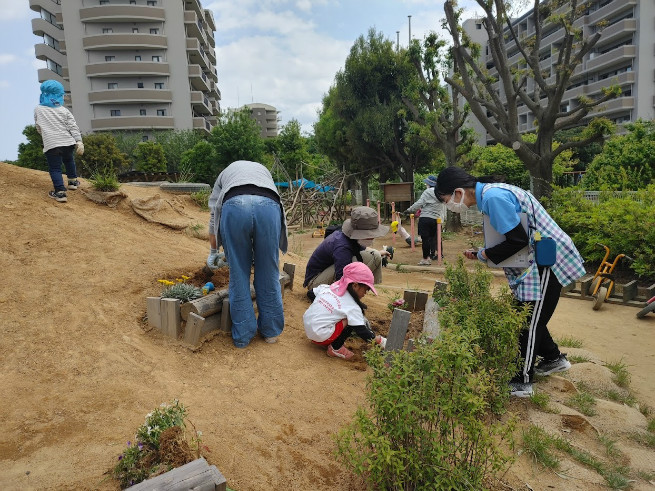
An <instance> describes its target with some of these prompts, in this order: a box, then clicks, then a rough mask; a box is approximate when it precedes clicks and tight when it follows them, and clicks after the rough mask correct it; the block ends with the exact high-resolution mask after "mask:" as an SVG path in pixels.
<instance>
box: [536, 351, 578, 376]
mask: <svg viewBox="0 0 655 491" xmlns="http://www.w3.org/2000/svg"><path fill="white" fill-rule="evenodd" d="M569 368H571V362H570V361H569V360H567V359H566V353H560V355H559V356H558V357H557V358H555V359H554V360H541V361H540V362H539V363H538V364H537V366H536V367H534V373H536V374H537V375H541V376H542V377H544V376H546V375H550V374H551V373H557V372H565V371H566V370H568V369H569Z"/></svg>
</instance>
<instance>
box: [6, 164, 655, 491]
mask: <svg viewBox="0 0 655 491" xmlns="http://www.w3.org/2000/svg"><path fill="white" fill-rule="evenodd" d="M0 185H1V186H2V188H3V189H5V190H7V196H6V197H5V199H4V200H3V203H2V204H0V210H1V213H0V224H1V227H0V229H1V230H2V231H3V233H2V236H1V237H0V269H1V270H2V272H3V286H2V288H1V289H0V327H1V329H2V336H3V339H2V343H1V344H0V360H1V370H0V396H2V400H3V404H2V412H1V418H0V469H1V470H0V488H1V489H6V490H18V489H20V490H23V489H71V490H72V489H75V490H77V489H116V488H117V487H116V484H115V483H114V482H113V481H111V480H109V479H108V477H107V475H106V474H105V473H106V471H107V470H108V469H109V468H110V467H112V466H113V465H114V463H115V461H116V458H117V456H118V455H119V453H120V452H121V451H122V450H123V449H124V447H125V444H126V442H127V441H128V440H133V436H134V432H135V430H136V428H137V427H138V426H139V425H140V424H141V423H142V422H143V419H144V417H145V415H146V414H147V413H148V412H150V411H151V410H152V409H153V408H155V407H157V406H158V405H159V404H161V403H162V402H168V401H170V400H172V399H179V400H180V401H181V402H182V403H183V404H184V405H185V406H187V407H188V409H189V415H190V418H191V420H192V421H193V423H194V425H195V426H196V428H197V429H199V430H201V431H202V433H203V443H204V444H206V445H207V446H208V447H209V449H210V450H211V453H209V454H207V456H208V459H209V460H210V462H211V463H213V464H215V465H217V467H218V468H219V469H220V470H221V472H223V473H224V474H225V476H226V477H227V479H228V484H229V485H230V487H231V488H233V489H237V490H259V489H271V488H286V489H298V490H306V489H344V490H345V489H353V488H356V487H357V484H356V481H354V480H353V477H352V476H351V475H350V474H348V473H347V472H345V471H344V469H342V468H341V467H340V466H339V465H338V464H336V463H335V462H334V458H333V450H334V444H333V440H332V435H333V433H334V432H335V431H336V430H337V429H338V428H340V427H341V426H342V425H343V424H344V423H346V422H347V421H349V420H350V418H351V416H352V414H353V413H354V411H355V409H356V407H357V406H358V405H359V404H363V403H364V402H365V392H364V388H365V379H366V375H367V372H366V367H365V365H364V364H363V363H350V364H349V363H344V362H340V361H337V360H334V359H330V358H327V357H326V356H325V354H324V352H323V351H322V350H321V349H320V348H317V347H315V346H312V345H311V344H310V343H309V342H308V341H307V339H306V337H305V334H304V330H303V327H302V314H303V312H304V310H305V308H306V307H307V305H308V304H307V301H306V298H305V295H304V291H302V288H300V287H299V286H300V282H301V280H302V276H303V272H304V267H305V263H306V260H307V257H308V254H309V252H310V251H311V250H313V248H314V247H315V245H316V243H318V241H319V240H320V239H312V238H311V237H310V236H309V234H303V235H300V234H294V235H292V236H291V237H290V239H291V246H290V251H291V252H290V253H289V254H288V255H287V256H286V257H284V258H283V261H286V262H293V263H295V264H296V265H297V271H298V278H297V280H296V286H297V287H298V288H297V289H296V290H295V291H293V292H291V293H289V294H287V295H286V296H285V299H284V304H285V316H286V322H285V330H284V333H283V335H282V336H281V338H280V341H279V342H278V343H277V344H274V345H268V344H266V343H264V342H263V341H262V340H259V339H257V340H255V341H254V342H253V343H252V345H251V346H250V347H249V348H248V349H246V350H236V349H234V348H233V347H232V344H231V342H230V339H229V338H227V337H226V336H225V335H219V336H216V337H215V338H213V339H212V340H210V341H208V342H207V343H205V344H204V345H203V347H202V349H201V350H200V351H198V352H191V351H189V350H188V349H186V348H183V347H181V346H180V345H179V344H178V343H176V342H173V341H171V340H169V339H166V338H164V337H162V336H161V335H160V334H158V333H157V332H155V331H152V330H148V329H147V327H146V326H145V325H144V323H143V322H142V318H143V315H144V313H145V297H147V296H152V295H158V294H159V292H160V286H159V284H158V283H157V279H160V278H169V279H170V278H174V277H176V276H178V275H180V274H182V273H187V274H188V273H193V272H195V271H197V270H198V269H199V268H200V267H201V266H202V265H203V264H204V261H205V258H206V255H207V242H206V241H205V240H202V239H198V238H194V237H193V236H192V234H187V233H185V232H183V231H180V230H173V229H171V228H169V227H165V226H162V225H160V224H157V223H150V222H147V221H145V220H144V219H142V218H141V217H139V216H137V215H136V214H135V213H134V211H133V210H132V209H131V207H130V206H129V205H128V201H129V199H139V198H148V197H152V196H153V194H155V193H157V192H158V193H159V194H160V196H161V198H162V199H164V200H165V202H166V203H167V204H168V205H170V207H171V209H176V210H178V216H177V220H178V221H179V220H187V221H188V225H189V226H193V225H195V224H200V225H201V226H202V227H204V226H205V224H206V221H207V218H208V213H207V212H202V211H200V210H199V209H198V208H197V207H196V206H195V205H194V204H193V203H192V202H191V201H190V200H189V199H188V198H187V197H180V196H173V195H169V194H166V193H162V192H160V191H159V190H158V189H153V188H140V187H135V186H124V187H123V189H124V192H125V193H126V194H127V195H128V197H129V199H126V200H124V201H123V202H121V204H119V206H118V207H117V208H115V209H112V208H109V207H106V206H102V205H97V204H95V203H92V202H91V201H89V200H88V199H86V198H85V197H84V196H83V195H82V192H81V191H71V192H69V201H68V203H67V204H64V205H62V204H58V203H55V202H54V201H53V200H52V199H49V198H48V197H47V191H48V189H50V182H49V177H48V175H47V174H46V173H44V172H38V171H32V170H27V169H20V168H17V167H14V166H10V165H6V164H2V163H0ZM467 240H468V239H467V238H466V237H460V238H455V239H452V240H450V241H446V242H445V247H446V249H445V251H446V255H447V258H448V259H450V260H453V259H454V258H455V257H456V255H457V254H458V252H459V250H460V249H461V247H462V246H466V245H467ZM378 242H380V244H377V245H382V244H381V243H383V242H388V243H391V239H390V236H389V237H387V238H385V239H384V241H383V240H379V241H378ZM418 259H419V252H418V251H414V252H411V251H410V250H409V249H408V248H405V247H399V248H398V251H397V253H396V257H395V262H405V263H408V264H415V263H416V262H417V261H418ZM432 269H433V270H434V269H436V268H432ZM441 278H442V276H441V275H440V274H435V273H434V272H431V271H425V272H412V273H403V272H398V271H394V270H387V271H385V274H384V281H383V286H382V288H381V289H380V296H379V297H378V298H372V299H369V298H368V297H367V303H368V304H369V305H370V306H371V310H375V311H378V312H384V311H386V304H387V303H388V302H389V300H390V299H391V298H392V297H393V296H394V295H396V294H399V293H401V292H402V290H403V289H405V288H412V289H426V290H431V288H432V286H433V285H434V281H435V280H436V279H441ZM499 281H502V279H499ZM634 314H635V309H633V308H628V307H620V306H613V305H612V306H607V308H606V309H604V310H602V311H601V312H592V310H591V305H590V304H587V303H584V302H581V301H576V300H568V299H563V300H562V302H561V304H560V308H559V309H558V311H557V313H556V316H555V319H554V320H553V331H554V332H555V334H557V335H571V336H575V337H577V338H580V339H582V340H583V343H584V347H585V348H587V349H589V350H593V351H594V352H595V353H596V354H597V356H598V357H599V358H600V359H601V360H607V361H616V360H618V359H620V358H621V356H623V357H624V360H625V362H626V363H627V364H628V365H629V367H630V371H631V374H632V376H633V386H634V388H635V390H636V391H637V392H638V395H639V398H640V399H642V400H644V401H647V402H648V403H649V404H650V405H652V406H655V398H654V396H653V394H654V393H655V391H654V390H653V389H654V384H655V379H654V378H653V377H652V375H651V374H652V373H653V369H654V368H655V359H654V355H653V353H655V337H654V336H653V335H652V332H653V329H655V316H651V318H650V319H647V320H645V321H637V320H636V319H635V317H634ZM651 462H655V459H653V460H652V461H651ZM521 465H524V466H527V467H521ZM513 469H514V470H516V472H517V473H518V474H517V476H520V477H516V476H515V477H513V478H511V479H509V482H520V481H521V479H523V478H524V477H525V476H524V475H523V474H524V473H525V472H524V471H526V469H530V476H531V477H530V479H531V480H530V483H531V485H532V487H533V489H546V486H548V484H549V483H552V481H553V479H554V477H553V475H552V473H542V472H540V471H539V470H538V469H537V470H533V469H532V468H531V467H530V465H529V463H525V462H524V463H523V464H521V462H519V463H518V464H516V465H515V467H514V468H513ZM514 470H513V471H512V472H514ZM652 470H653V471H654V472H655V469H652ZM512 475H513V474H512ZM533 476H534V479H532V477H533ZM523 482H527V478H526V479H525V480H524V481H523ZM562 482H565V481H562ZM581 482H582V483H583V487H578V488H577V489H593V487H592V488H588V487H584V486H586V485H585V484H584V483H585V482H586V481H584V480H583V481H581ZM589 483H590V486H593V484H591V481H589ZM558 486H559V484H558ZM557 489H566V487H557ZM568 489H572V488H568Z"/></svg>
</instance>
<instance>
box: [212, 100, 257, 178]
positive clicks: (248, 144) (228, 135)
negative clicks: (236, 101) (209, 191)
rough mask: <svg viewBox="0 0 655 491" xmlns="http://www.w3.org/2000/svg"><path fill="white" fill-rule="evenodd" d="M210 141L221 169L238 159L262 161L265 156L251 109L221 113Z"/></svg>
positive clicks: (218, 166) (218, 167)
mask: <svg viewBox="0 0 655 491" xmlns="http://www.w3.org/2000/svg"><path fill="white" fill-rule="evenodd" d="M208 141H209V143H211V144H212V145H213V146H214V149H215V151H216V164H217V169H218V170H219V171H220V170H223V169H224V168H225V167H227V166H228V165H230V164H231V163H232V162H234V161H236V160H251V161H253V162H261V161H262V160H263V157H264V149H265V147H264V141H263V138H262V137H261V135H260V130H259V126H258V125H257V122H256V121H255V120H254V119H253V118H252V117H251V116H250V110H249V109H244V110H241V111H233V112H227V113H223V114H221V116H220V117H219V119H218V123H217V124H216V126H214V128H212V132H211V134H210V135H209V139H208ZM215 177H216V176H214V178H215ZM212 182H213V181H212Z"/></svg>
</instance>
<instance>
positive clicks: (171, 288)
mask: <svg viewBox="0 0 655 491" xmlns="http://www.w3.org/2000/svg"><path fill="white" fill-rule="evenodd" d="M188 279H189V277H188V276H184V275H182V278H176V281H170V280H157V281H158V282H159V283H161V284H162V285H164V287H165V288H164V290H163V291H162V292H161V298H177V299H179V300H180V301H182V303H184V302H190V301H191V300H195V299H196V298H200V297H202V290H201V289H200V288H198V287H197V286H194V285H191V284H189V283H186V281H187V280H188Z"/></svg>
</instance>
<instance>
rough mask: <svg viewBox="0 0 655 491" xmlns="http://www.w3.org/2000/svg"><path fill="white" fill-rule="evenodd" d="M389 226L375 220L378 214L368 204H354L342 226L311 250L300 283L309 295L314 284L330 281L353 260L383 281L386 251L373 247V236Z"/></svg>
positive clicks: (384, 230)
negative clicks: (303, 278) (354, 206)
mask: <svg viewBox="0 0 655 491" xmlns="http://www.w3.org/2000/svg"><path fill="white" fill-rule="evenodd" d="M388 231H389V227H387V226H384V225H380V224H379V223H378V214H377V212H376V211H375V210H374V209H373V208H369V207H368V206H358V207H356V208H353V209H352V211H351V213H350V218H349V219H347V220H346V221H345V222H343V225H342V227H341V230H336V231H334V232H332V233H331V234H330V235H329V236H328V237H326V238H325V240H324V241H323V242H321V244H320V245H319V246H318V247H317V248H316V250H315V251H314V252H313V253H312V256H311V257H310V258H309V261H308V262H307V268H306V270H305V281H304V282H303V286H304V287H306V288H307V289H308V293H307V294H308V296H309V297H310V298H311V293H312V290H313V288H315V287H316V286H318V285H329V284H331V283H333V282H334V281H335V280H339V279H341V277H342V276H343V268H344V267H345V266H346V265H348V264H350V263H352V262H355V261H358V262H361V263H364V264H365V265H366V266H368V268H369V269H370V270H371V271H372V272H373V277H374V281H375V283H380V282H382V256H389V255H390V254H389V253H388V252H387V251H385V250H382V251H377V250H375V249H372V248H371V246H372V245H373V240H374V239H375V238H377V237H382V236H384V235H386V234H387V232H388ZM312 300H313V299H312Z"/></svg>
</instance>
